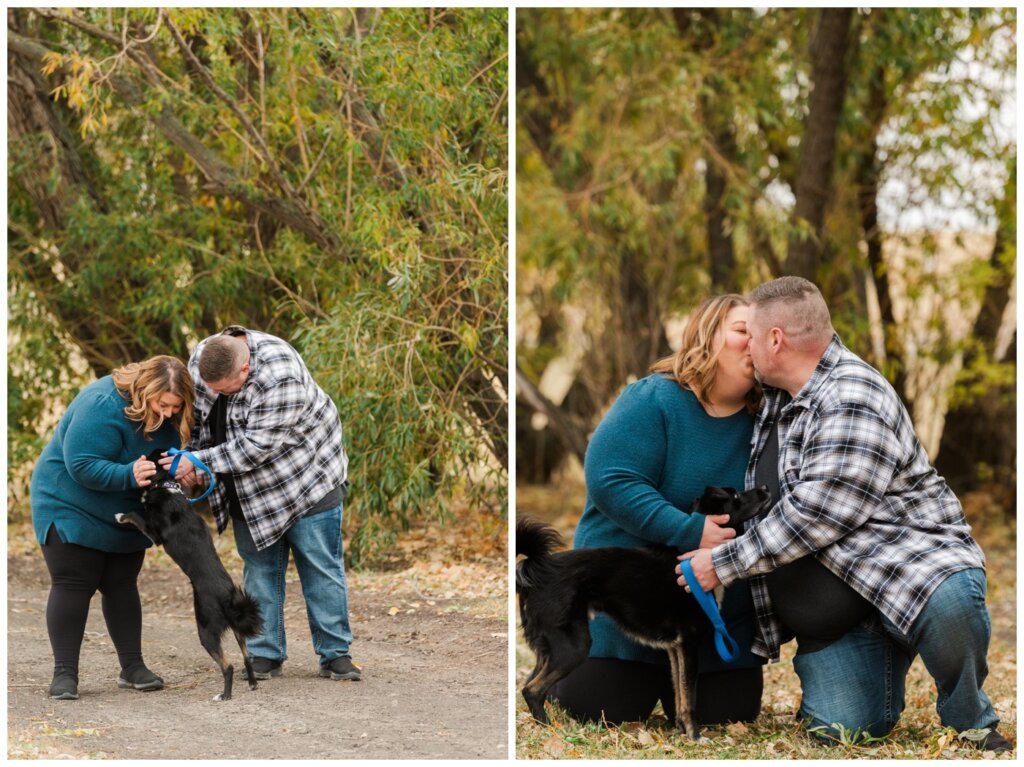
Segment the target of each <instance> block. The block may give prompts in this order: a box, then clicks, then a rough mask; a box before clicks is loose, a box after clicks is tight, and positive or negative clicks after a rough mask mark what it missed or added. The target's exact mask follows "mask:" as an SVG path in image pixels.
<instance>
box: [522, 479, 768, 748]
mask: <svg viewBox="0 0 1024 767" xmlns="http://www.w3.org/2000/svg"><path fill="white" fill-rule="evenodd" d="M769 503H770V500H769V495H768V491H767V489H765V488H758V489H756V490H747V491H744V492H739V493H738V492H736V491H735V490H733V489H732V488H731V487H730V488H717V487H708V488H706V489H705V491H704V495H702V496H700V497H699V498H697V499H696V500H695V501H694V503H693V507H692V511H695V512H699V513H701V514H728V515H729V522H728V526H729V527H732V528H733V529H734V530H736V532H737V534H738V533H739V532H740V531H741V528H740V523H742V522H744V521H746V520H748V519H752V518H753V517H756V516H757V514H758V513H759V512H760V511H761V510H762V509H765V508H767V505H768V504H769ZM560 545H561V539H560V537H559V535H558V533H557V532H556V531H555V530H554V529H553V528H551V527H549V526H547V525H544V524H541V523H539V522H535V521H532V520H520V521H518V522H517V523H516V555H517V556H518V555H520V554H524V555H526V559H524V560H523V561H521V562H520V563H519V564H518V565H517V566H516V592H517V593H518V594H519V611H520V618H521V620H522V624H523V633H524V634H525V635H526V641H527V643H528V644H529V645H530V647H531V649H532V650H533V652H534V653H535V654H536V656H537V665H536V667H535V668H534V669H533V672H532V673H531V674H530V677H529V679H527V680H526V684H525V685H524V686H523V697H524V698H525V699H526V703H527V705H528V706H529V707H530V713H532V714H533V716H534V718H535V719H537V721H539V722H543V723H546V722H547V721H548V719H547V714H546V713H545V711H544V701H545V700H547V697H548V692H549V691H550V690H551V688H552V686H554V684H555V683H556V682H558V681H559V680H560V679H564V678H565V677H566V676H568V674H569V673H570V672H571V671H573V669H575V668H577V667H578V666H579V665H580V664H582V663H583V661H585V660H586V659H587V653H588V652H589V651H590V642H591V640H590V630H589V628H588V626H587V618H588V616H589V615H591V614H593V613H595V612H602V613H606V614H607V615H608V616H610V617H611V618H612V619H613V620H615V622H616V623H618V624H619V626H620V627H621V628H622V629H623V631H625V632H626V634H628V635H629V636H630V637H631V638H632V639H634V640H635V641H637V642H639V643H640V644H643V645H646V646H648V647H654V648H656V649H661V650H667V651H668V657H669V662H670V664H671V669H672V685H673V688H674V690H675V704H676V724H677V725H678V726H679V727H682V728H683V729H685V731H686V734H687V735H689V736H690V737H691V738H693V739H694V740H698V739H699V738H700V734H699V730H698V728H697V720H696V715H695V713H694V708H695V705H696V698H697V685H696V679H697V648H698V647H699V645H700V640H701V637H702V636H704V635H706V634H708V633H710V632H711V631H712V627H711V621H710V620H708V618H707V616H705V615H704V613H703V612H702V611H701V608H700V606H699V605H698V604H697V600H696V599H694V597H693V596H692V595H690V594H688V593H686V592H685V591H684V590H683V589H682V588H681V587H680V586H679V585H678V583H677V582H676V578H678V576H677V575H676V573H675V567H676V565H677V564H678V560H677V558H676V557H677V553H678V552H676V551H674V550H673V549H671V548H669V547H668V546H657V545H652V546H648V547H643V548H623V547H606V548H595V549H574V550H572V551H565V552H561V553H554V552H553V549H555V548H557V547H559V546H560Z"/></svg>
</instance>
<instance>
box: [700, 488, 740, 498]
mask: <svg viewBox="0 0 1024 767" xmlns="http://www.w3.org/2000/svg"><path fill="white" fill-rule="evenodd" d="M735 492H736V491H735V490H733V489H732V488H731V487H714V486H713V485H707V486H706V487H705V488H704V495H706V496H707V497H708V498H732V496H733V493H735Z"/></svg>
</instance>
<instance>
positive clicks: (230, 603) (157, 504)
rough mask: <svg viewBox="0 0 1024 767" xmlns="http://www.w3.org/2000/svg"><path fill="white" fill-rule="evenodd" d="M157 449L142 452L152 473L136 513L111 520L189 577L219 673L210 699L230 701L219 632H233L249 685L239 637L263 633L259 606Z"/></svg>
mask: <svg viewBox="0 0 1024 767" xmlns="http://www.w3.org/2000/svg"><path fill="white" fill-rule="evenodd" d="M162 454H163V451H162V450H155V451H153V452H152V453H150V454H149V456H147V457H148V458H149V460H150V461H152V462H153V463H155V464H157V467H156V468H157V472H156V474H155V475H154V476H153V477H152V478H151V480H150V481H151V483H152V484H150V485H149V486H148V487H146V488H145V489H144V491H143V493H142V506H143V512H142V514H141V515H140V514H137V513H135V512H130V513H128V514H118V515H117V521H118V522H120V523H121V524H123V525H135V526H136V527H137V528H139V529H140V530H141V531H142V532H143V533H145V534H146V535H147V536H149V538H150V539H151V540H152V541H153V543H155V544H157V545H158V546H163V547H164V551H166V552H167V553H168V554H169V555H170V557H171V559H173V560H174V561H175V562H176V563H177V564H178V567H180V568H181V569H182V571H183V572H184V573H185V575H187V576H188V577H189V580H190V581H192V595H193V598H194V602H195V610H196V626H197V627H198V629H199V642H200V643H201V644H202V645H203V648H204V649H205V650H206V651H207V652H208V653H210V657H211V658H213V660H214V661H215V662H216V663H217V665H218V666H219V667H220V670H221V673H222V674H223V675H224V692H222V693H219V694H217V695H215V696H214V697H213V699H214V700H230V699H231V683H232V679H233V677H234V671H235V669H234V667H233V666H232V665H230V664H229V663H228V662H227V661H226V660H225V659H224V651H223V649H222V648H221V643H220V640H221V636H222V635H223V634H224V632H225V631H227V630H228V629H229V628H230V629H231V630H232V631H233V632H234V634H235V639H236V640H238V646H239V647H240V648H241V650H242V657H243V658H244V660H245V675H246V678H247V679H248V681H249V689H250V690H255V689H256V675H255V674H254V673H253V670H252V661H251V660H250V659H249V652H248V650H246V647H245V639H246V637H254V636H259V635H260V634H261V633H262V632H263V617H262V616H261V615H260V608H259V605H257V604H256V602H254V601H253V599H252V597H250V596H249V595H248V594H246V593H245V592H244V591H242V590H241V589H240V588H238V586H236V585H235V584H234V582H233V581H232V580H231V576H230V575H228V572H227V570H225V569H224V565H223V564H222V563H221V561H220V557H218V556H217V551H216V550H215V549H214V548H213V539H212V538H211V537H210V531H209V529H208V528H207V527H206V523H205V522H204V521H203V519H202V517H200V516H199V515H198V514H197V513H196V512H194V511H193V510H192V508H191V504H189V502H188V499H187V498H186V497H185V494H184V493H183V492H182V490H181V487H180V486H179V485H178V483H177V482H175V481H174V478H173V477H172V476H171V475H170V474H168V473H167V471H166V470H165V469H163V468H162V467H161V466H160V464H159V461H160V458H161V456H162Z"/></svg>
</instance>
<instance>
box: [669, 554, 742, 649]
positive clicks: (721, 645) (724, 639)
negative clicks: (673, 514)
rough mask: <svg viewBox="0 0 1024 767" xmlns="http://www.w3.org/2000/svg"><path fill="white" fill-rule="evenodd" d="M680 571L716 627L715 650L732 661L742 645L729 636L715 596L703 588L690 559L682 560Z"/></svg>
mask: <svg viewBox="0 0 1024 767" xmlns="http://www.w3.org/2000/svg"><path fill="white" fill-rule="evenodd" d="M679 572H681V573H682V574H683V577H684V578H686V583H687V585H688V586H689V587H690V593H691V594H693V596H694V598H695V599H696V600H697V604H699V605H700V608H701V609H702V610H703V611H704V614H705V615H707V616H708V618H709V619H710V620H711V625H712V626H713V627H714V629H715V650H716V651H717V652H718V657H720V658H721V659H722V660H724V661H725V662H726V663H731V662H732V661H734V660H735V659H736V656H737V655H738V654H739V651H740V646H739V645H738V644H737V643H736V640H735V639H733V638H732V637H731V636H729V631H728V630H727V629H726V628H725V621H724V620H723V619H722V615H721V613H719V612H718V605H717V604H715V598H714V597H712V596H711V595H710V594H709V593H708V592H706V591H705V590H704V589H702V588H701V586H700V583H699V582H698V581H697V576H696V575H694V573H693V565H692V564H690V560H689V559H684V560H683V561H682V563H681V564H680V566H679Z"/></svg>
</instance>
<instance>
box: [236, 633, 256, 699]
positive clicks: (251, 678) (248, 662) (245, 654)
mask: <svg viewBox="0 0 1024 767" xmlns="http://www.w3.org/2000/svg"><path fill="white" fill-rule="evenodd" d="M232 631H234V632H235V641H237V642H238V648H239V649H240V650H241V651H242V661H243V662H244V663H245V678H246V680H247V681H248V682H249V689H250V690H255V689H256V687H257V686H258V685H257V684H256V672H254V671H253V670H252V658H250V657H249V648H247V647H246V646H245V637H244V636H242V635H241V634H239V633H238V631H236V630H235V629H232Z"/></svg>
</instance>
